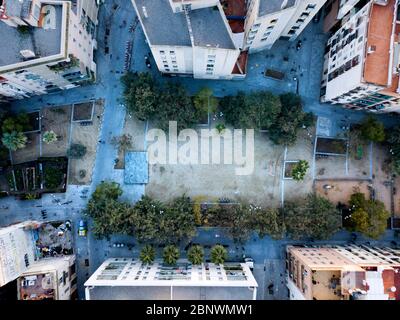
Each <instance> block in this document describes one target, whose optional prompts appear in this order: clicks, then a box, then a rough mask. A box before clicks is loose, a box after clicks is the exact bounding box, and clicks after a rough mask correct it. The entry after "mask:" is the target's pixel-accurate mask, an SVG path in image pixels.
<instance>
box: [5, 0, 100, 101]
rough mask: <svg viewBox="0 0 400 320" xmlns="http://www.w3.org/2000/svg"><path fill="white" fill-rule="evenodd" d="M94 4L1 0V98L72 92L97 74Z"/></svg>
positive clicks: (89, 0)
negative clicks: (94, 56)
mask: <svg viewBox="0 0 400 320" xmlns="http://www.w3.org/2000/svg"><path fill="white" fill-rule="evenodd" d="M97 11H98V4H97V1H96V0H84V1H83V0H78V1H76V0H75V1H72V2H71V1H44V0H33V1H28V0H23V1H12V0H3V1H2V4H1V7H0V20H1V21H0V34H1V35H2V37H1V38H0V45H1V47H2V48H4V49H3V50H2V55H1V57H0V99H2V100H13V99H22V98H28V97H31V96H34V95H41V94H47V93H54V92H59V91H61V90H65V89H70V88H74V87H76V86H79V85H81V84H83V83H85V82H87V81H92V80H94V79H95V76H96V64H95V62H94V59H93V54H94V50H95V49H96V48H97V43H96V39H95V34H96V25H97V23H98V22H97Z"/></svg>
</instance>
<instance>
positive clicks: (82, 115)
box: [72, 101, 94, 122]
mask: <svg viewBox="0 0 400 320" xmlns="http://www.w3.org/2000/svg"><path fill="white" fill-rule="evenodd" d="M73 110H74V111H73V116H72V121H77V122H79V121H92V119H93V112H94V102H93V101H90V102H84V103H78V104H74V108H73Z"/></svg>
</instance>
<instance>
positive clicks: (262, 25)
mask: <svg viewBox="0 0 400 320" xmlns="http://www.w3.org/2000/svg"><path fill="white" fill-rule="evenodd" d="M326 1H327V0H301V1H297V3H296V4H295V5H294V6H293V7H290V8H286V9H283V10H280V11H277V12H274V13H271V14H268V15H264V16H259V10H258V8H259V5H260V4H259V0H252V1H250V2H248V11H247V18H246V24H245V40H244V41H245V43H244V46H245V48H248V49H249V50H250V52H257V51H261V50H264V49H270V48H271V47H272V46H273V44H274V43H275V42H276V41H277V40H278V39H279V38H280V37H288V38H290V40H292V41H293V40H295V39H296V38H297V36H298V35H299V34H300V33H301V32H302V31H303V30H304V28H305V27H306V26H307V25H308V23H310V21H311V20H312V18H313V17H314V16H315V15H316V14H317V12H318V11H319V10H320V9H321V7H322V6H323V5H324V4H325V2H326ZM302 15H303V16H302ZM291 30H293V31H294V33H292V31H291Z"/></svg>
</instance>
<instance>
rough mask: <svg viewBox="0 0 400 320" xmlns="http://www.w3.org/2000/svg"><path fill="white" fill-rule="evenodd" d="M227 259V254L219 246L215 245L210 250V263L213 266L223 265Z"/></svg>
mask: <svg viewBox="0 0 400 320" xmlns="http://www.w3.org/2000/svg"><path fill="white" fill-rule="evenodd" d="M227 259H228V252H227V251H226V249H225V248H224V247H223V246H221V245H220V244H216V245H215V246H213V247H212V248H211V262H212V263H215V264H223V263H224V262H225V261H226V260H227Z"/></svg>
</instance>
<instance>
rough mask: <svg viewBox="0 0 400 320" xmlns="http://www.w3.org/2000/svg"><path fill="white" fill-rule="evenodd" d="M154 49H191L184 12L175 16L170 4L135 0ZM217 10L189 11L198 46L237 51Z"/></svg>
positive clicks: (214, 7) (215, 8)
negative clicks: (160, 47) (156, 46)
mask: <svg viewBox="0 0 400 320" xmlns="http://www.w3.org/2000/svg"><path fill="white" fill-rule="evenodd" d="M134 2H135V5H136V7H137V10H138V12H139V16H140V20H141V22H142V24H143V27H144V29H145V32H146V34H147V37H148V39H149V41H150V44H152V45H168V46H188V47H191V46H192V41H191V39H190V33H189V29H190V28H189V26H188V22H187V19H186V16H185V13H184V12H174V11H173V10H172V7H171V5H170V3H169V1H168V0H134ZM223 16H224V13H223V12H222V11H220V9H219V7H218V6H212V7H207V8H200V9H194V10H191V11H189V20H190V27H191V29H192V35H193V41H194V45H195V46H200V47H206V46H211V47H218V48H225V49H233V50H234V49H236V47H235V44H234V43H233V40H232V38H231V36H230V34H229V30H230V28H229V25H228V24H227V23H225V21H224V18H223Z"/></svg>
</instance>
